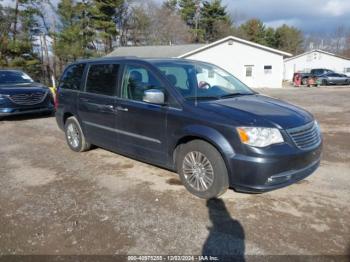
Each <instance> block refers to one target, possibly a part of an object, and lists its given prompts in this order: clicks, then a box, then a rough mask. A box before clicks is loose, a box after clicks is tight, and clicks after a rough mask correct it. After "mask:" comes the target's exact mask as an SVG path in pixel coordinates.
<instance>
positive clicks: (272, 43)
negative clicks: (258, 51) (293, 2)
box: [265, 27, 278, 48]
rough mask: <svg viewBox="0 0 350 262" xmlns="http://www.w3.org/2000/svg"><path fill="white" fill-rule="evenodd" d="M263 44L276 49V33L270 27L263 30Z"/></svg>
mask: <svg viewBox="0 0 350 262" xmlns="http://www.w3.org/2000/svg"><path fill="white" fill-rule="evenodd" d="M265 43H266V45H267V46H269V47H272V48H277V47H278V46H277V40H276V32H275V29H273V28H272V27H268V28H267V29H266V30H265Z"/></svg>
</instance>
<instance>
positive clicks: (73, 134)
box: [65, 116, 91, 152]
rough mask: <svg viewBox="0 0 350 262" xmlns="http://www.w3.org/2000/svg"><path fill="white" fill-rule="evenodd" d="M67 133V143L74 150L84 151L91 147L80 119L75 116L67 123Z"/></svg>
mask: <svg viewBox="0 0 350 262" xmlns="http://www.w3.org/2000/svg"><path fill="white" fill-rule="evenodd" d="M65 134H66V140H67V144H68V146H69V147H70V149H72V150H73V151H75V152H83V151H87V150H89V149H90V148H91V144H90V143H88V142H86V139H85V136H84V134H83V131H82V129H81V127H80V124H79V121H78V120H77V119H76V118H75V117H74V116H72V117H70V118H68V119H67V121H66V123H65Z"/></svg>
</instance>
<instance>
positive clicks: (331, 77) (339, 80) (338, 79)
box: [316, 72, 350, 86]
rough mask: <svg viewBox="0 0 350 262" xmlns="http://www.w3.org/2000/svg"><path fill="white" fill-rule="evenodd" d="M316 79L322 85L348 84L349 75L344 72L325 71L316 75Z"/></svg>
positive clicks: (349, 81) (349, 82)
mask: <svg viewBox="0 0 350 262" xmlns="http://www.w3.org/2000/svg"><path fill="white" fill-rule="evenodd" d="M316 81H317V82H318V83H319V84H321V85H324V86H327V85H349V84H350V77H348V76H347V75H344V74H337V73H333V72H331V73H326V74H323V75H319V76H317V77H316Z"/></svg>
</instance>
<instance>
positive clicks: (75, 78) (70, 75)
mask: <svg viewBox="0 0 350 262" xmlns="http://www.w3.org/2000/svg"><path fill="white" fill-rule="evenodd" d="M84 68H85V64H76V65H71V66H70V67H68V68H67V69H66V71H65V72H64V74H63V76H62V78H61V81H60V84H59V88H64V89H71V90H79V89H80V85H81V81H82V78H83V73H84Z"/></svg>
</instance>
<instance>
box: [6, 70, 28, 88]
mask: <svg viewBox="0 0 350 262" xmlns="http://www.w3.org/2000/svg"><path fill="white" fill-rule="evenodd" d="M33 82H34V81H33V79H31V78H30V76H28V75H27V74H25V73H23V72H20V71H0V85H3V84H26V83H33Z"/></svg>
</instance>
